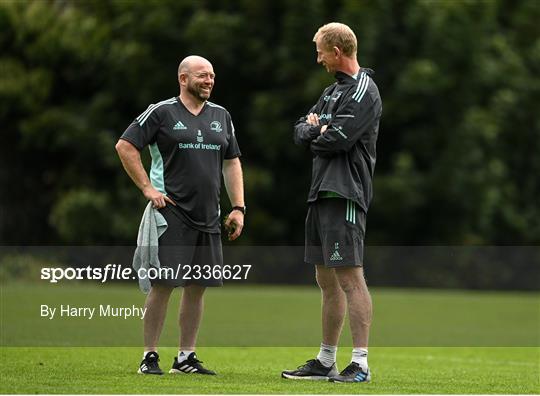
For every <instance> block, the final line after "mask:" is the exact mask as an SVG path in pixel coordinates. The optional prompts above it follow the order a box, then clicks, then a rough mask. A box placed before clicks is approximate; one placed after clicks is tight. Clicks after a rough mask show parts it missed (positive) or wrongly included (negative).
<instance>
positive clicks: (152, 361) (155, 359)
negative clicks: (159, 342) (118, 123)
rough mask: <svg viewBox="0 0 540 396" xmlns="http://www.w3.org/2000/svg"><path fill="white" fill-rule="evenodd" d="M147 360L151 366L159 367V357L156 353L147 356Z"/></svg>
mask: <svg viewBox="0 0 540 396" xmlns="http://www.w3.org/2000/svg"><path fill="white" fill-rule="evenodd" d="M145 360H146V364H147V365H148V367H151V368H156V367H159V365H158V362H159V358H158V357H157V356H156V355H151V356H149V357H148V358H146V359H145Z"/></svg>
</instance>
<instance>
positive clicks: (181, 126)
mask: <svg viewBox="0 0 540 396" xmlns="http://www.w3.org/2000/svg"><path fill="white" fill-rule="evenodd" d="M183 129H187V127H186V126H185V125H184V124H182V121H178V122H177V123H176V125H175V126H173V130H175V131H180V130H183Z"/></svg>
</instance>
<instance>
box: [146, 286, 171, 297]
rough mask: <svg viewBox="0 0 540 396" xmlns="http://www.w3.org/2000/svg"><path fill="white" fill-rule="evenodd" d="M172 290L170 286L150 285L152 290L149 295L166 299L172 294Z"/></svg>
mask: <svg viewBox="0 0 540 396" xmlns="http://www.w3.org/2000/svg"><path fill="white" fill-rule="evenodd" d="M173 289H174V287H172V286H166V285H159V284H156V285H152V288H151V289H150V294H152V295H154V296H160V297H166V296H169V295H170V294H171V293H172V291H173Z"/></svg>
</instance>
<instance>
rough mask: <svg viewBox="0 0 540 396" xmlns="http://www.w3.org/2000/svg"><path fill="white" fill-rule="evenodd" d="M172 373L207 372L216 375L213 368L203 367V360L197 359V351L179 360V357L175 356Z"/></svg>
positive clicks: (170, 371)
mask: <svg viewBox="0 0 540 396" xmlns="http://www.w3.org/2000/svg"><path fill="white" fill-rule="evenodd" d="M169 373H171V374H206V375H216V373H215V372H214V371H212V370H208V369H207V368H205V367H203V365H202V362H201V361H200V360H199V359H197V355H195V352H192V353H190V354H189V356H188V357H187V359H184V360H182V361H181V362H178V358H177V357H175V358H174V362H173V366H172V368H171V369H170V370H169Z"/></svg>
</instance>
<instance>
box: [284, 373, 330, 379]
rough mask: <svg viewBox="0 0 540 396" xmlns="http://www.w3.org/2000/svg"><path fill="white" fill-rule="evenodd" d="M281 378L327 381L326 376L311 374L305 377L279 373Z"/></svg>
mask: <svg viewBox="0 0 540 396" xmlns="http://www.w3.org/2000/svg"><path fill="white" fill-rule="evenodd" d="M281 378H286V379H292V380H304V381H328V379H329V378H328V377H323V376H320V375H312V376H305V377H298V376H295V375H290V374H285V373H281Z"/></svg>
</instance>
